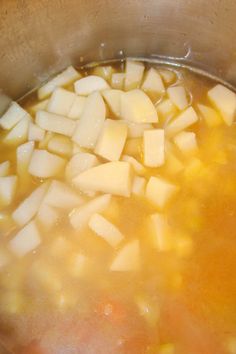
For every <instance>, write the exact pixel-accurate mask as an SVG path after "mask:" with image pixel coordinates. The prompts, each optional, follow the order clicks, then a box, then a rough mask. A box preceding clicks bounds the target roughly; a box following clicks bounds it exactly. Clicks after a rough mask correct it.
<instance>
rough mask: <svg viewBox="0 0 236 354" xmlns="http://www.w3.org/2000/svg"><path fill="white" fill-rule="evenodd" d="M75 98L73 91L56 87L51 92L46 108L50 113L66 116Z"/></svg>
mask: <svg viewBox="0 0 236 354" xmlns="http://www.w3.org/2000/svg"><path fill="white" fill-rule="evenodd" d="M75 98H76V94H75V93H74V92H71V91H68V90H65V89H63V88H60V87H58V88H56V89H55V91H54V92H53V93H52V96H51V97H50V99H49V102H48V105H47V109H46V110H47V111H48V112H50V113H55V114H60V115H62V116H68V114H69V112H70V109H71V107H72V105H73V102H74V100H75Z"/></svg>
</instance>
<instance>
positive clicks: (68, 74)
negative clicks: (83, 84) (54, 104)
mask: <svg viewBox="0 0 236 354" xmlns="http://www.w3.org/2000/svg"><path fill="white" fill-rule="evenodd" d="M80 77H81V75H80V74H79V73H78V71H76V70H75V69H74V68H73V66H69V67H68V68H67V69H65V70H64V71H62V72H61V73H60V74H58V75H57V76H55V77H54V78H53V79H52V80H50V81H48V82H47V83H46V84H45V85H43V86H41V87H40V88H39V90H38V98H39V99H40V100H42V99H44V98H46V97H47V96H49V95H50V94H51V93H52V92H53V91H54V90H55V89H56V88H57V87H62V86H66V85H69V84H70V83H71V82H73V81H75V80H77V79H79V78H80Z"/></svg>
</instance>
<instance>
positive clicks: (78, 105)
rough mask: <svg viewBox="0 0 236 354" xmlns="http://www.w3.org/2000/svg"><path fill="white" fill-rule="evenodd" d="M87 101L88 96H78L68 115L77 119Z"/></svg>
mask: <svg viewBox="0 0 236 354" xmlns="http://www.w3.org/2000/svg"><path fill="white" fill-rule="evenodd" d="M85 102H86V97H83V96H76V97H75V99H74V102H73V103H72V106H71V108H70V110H69V113H68V117H69V118H71V119H75V120H77V119H79V118H80V117H81V115H82V113H83V111H84V107H85Z"/></svg>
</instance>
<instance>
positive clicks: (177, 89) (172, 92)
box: [167, 86, 188, 110]
mask: <svg viewBox="0 0 236 354" xmlns="http://www.w3.org/2000/svg"><path fill="white" fill-rule="evenodd" d="M167 94H168V96H169V98H170V100H171V101H172V102H173V103H174V105H175V106H176V107H177V108H178V109H180V110H183V109H185V108H187V107H188V98H187V94H186V90H185V88H184V87H183V86H172V87H169V88H168V89H167Z"/></svg>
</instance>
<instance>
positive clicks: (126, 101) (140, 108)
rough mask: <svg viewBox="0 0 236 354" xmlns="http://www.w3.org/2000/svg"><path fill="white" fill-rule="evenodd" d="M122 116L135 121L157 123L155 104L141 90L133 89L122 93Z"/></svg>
mask: <svg viewBox="0 0 236 354" xmlns="http://www.w3.org/2000/svg"><path fill="white" fill-rule="evenodd" d="M121 117H122V118H123V119H125V120H128V121H131V122H134V123H157V122H158V116H157V111H156V109H155V106H154V104H153V103H152V101H151V100H150V98H149V97H148V96H147V95H146V94H145V93H144V92H143V91H141V90H138V89H136V90H132V91H129V92H126V93H123V94H122V95H121Z"/></svg>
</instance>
